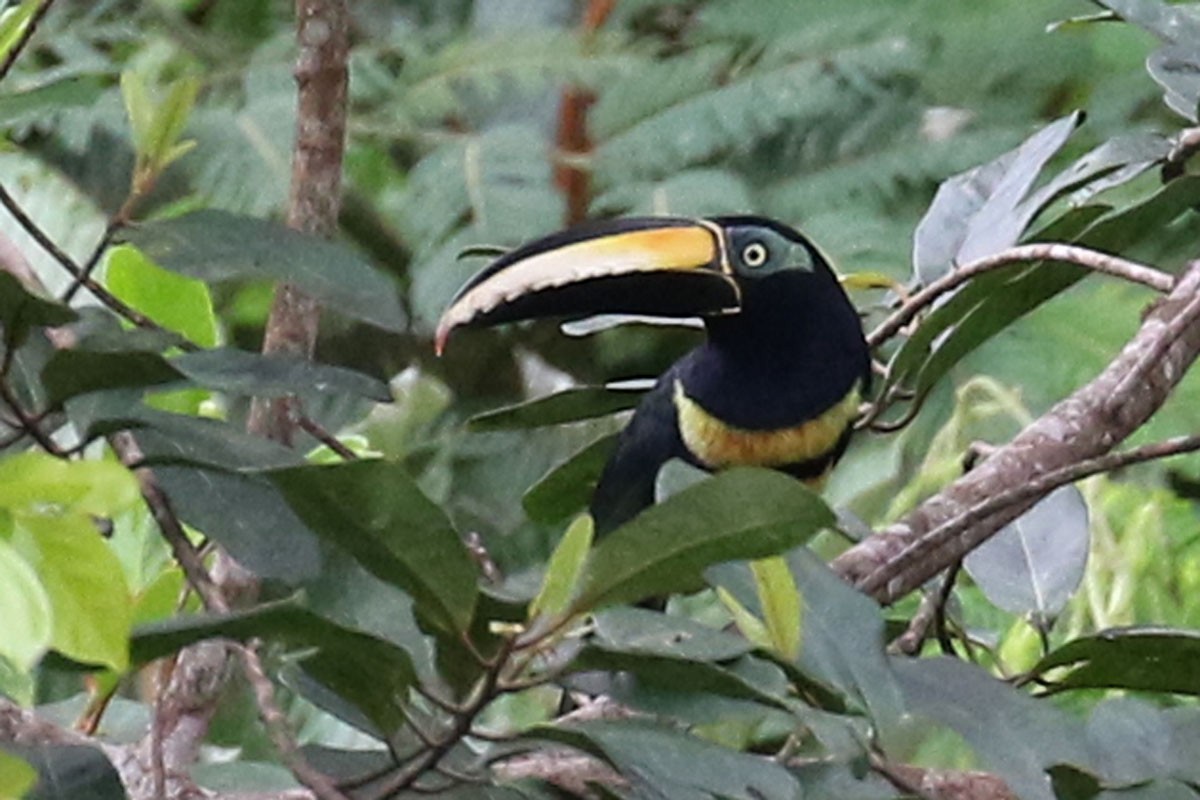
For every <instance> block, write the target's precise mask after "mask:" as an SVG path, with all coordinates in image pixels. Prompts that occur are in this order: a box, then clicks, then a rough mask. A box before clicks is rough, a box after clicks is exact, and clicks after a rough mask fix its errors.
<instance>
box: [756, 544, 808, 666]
mask: <svg viewBox="0 0 1200 800" xmlns="http://www.w3.org/2000/svg"><path fill="white" fill-rule="evenodd" d="M750 570H751V572H752V573H753V574H754V586H755V588H756V589H757V591H758V602H759V603H760V604H761V605H762V610H763V618H764V622H765V623H766V628H767V633H768V634H769V635H770V639H771V648H772V649H773V650H774V651H775V652H776V653H778V654H779V655H780V656H782V657H783V658H786V659H788V660H789V661H791V660H794V659H796V658H797V657H798V656H799V655H800V629H801V621H802V615H803V613H804V603H803V600H802V598H801V597H800V592H799V591H798V590H797V589H796V581H795V579H794V578H792V571H791V569H790V568H789V567H788V564H787V561H786V560H785V559H783V558H781V557H780V556H775V557H773V558H763V559H759V560H758V561H753V562H751V563H750Z"/></svg>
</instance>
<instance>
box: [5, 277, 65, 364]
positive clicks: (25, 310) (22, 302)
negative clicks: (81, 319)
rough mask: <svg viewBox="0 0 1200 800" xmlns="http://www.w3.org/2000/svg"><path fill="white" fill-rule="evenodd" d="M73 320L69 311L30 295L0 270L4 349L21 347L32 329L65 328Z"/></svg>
mask: <svg viewBox="0 0 1200 800" xmlns="http://www.w3.org/2000/svg"><path fill="white" fill-rule="evenodd" d="M75 319H76V314H75V312H74V311H72V310H71V309H69V308H67V307H66V306H64V305H60V304H58V303H56V302H54V301H53V300H44V299H42V298H41V297H38V296H37V295H34V294H31V293H30V292H29V291H27V290H26V289H25V287H24V286H23V285H22V284H21V282H20V281H19V280H17V279H16V277H15V276H13V275H12V273H9V272H6V271H4V270H0V326H3V328H4V341H5V343H6V346H7V347H14V348H15V347H16V346H18V345H20V344H21V343H22V342H23V341H25V337H26V336H27V335H28V334H29V331H30V329H31V328H40V327H55V326H58V325H66V324H67V323H68V322H74V321H75Z"/></svg>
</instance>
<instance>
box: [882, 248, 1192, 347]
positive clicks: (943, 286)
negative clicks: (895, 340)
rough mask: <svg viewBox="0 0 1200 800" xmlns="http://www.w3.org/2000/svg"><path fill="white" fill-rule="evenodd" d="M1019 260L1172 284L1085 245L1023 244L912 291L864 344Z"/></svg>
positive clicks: (1160, 288) (1161, 286)
mask: <svg viewBox="0 0 1200 800" xmlns="http://www.w3.org/2000/svg"><path fill="white" fill-rule="evenodd" d="M1023 261H1058V262H1062V263H1067V264H1076V265H1078V266H1081V267H1086V268H1088V269H1090V270H1094V271H1096V272H1102V273H1104V274H1106V275H1112V276H1114V277H1118V278H1123V279H1124V280H1127V281H1131V282H1133V283H1140V284H1142V285H1143V286H1148V287H1150V288H1151V289H1154V290H1155V291H1157V292H1169V291H1170V290H1171V287H1172V286H1173V285H1174V284H1175V278H1174V276H1172V275H1170V274H1168V273H1166V272H1162V271H1161V270H1157V269H1155V268H1153V267H1150V266H1147V265H1145V264H1139V263H1137V262H1135V261H1130V260H1128V259H1124V258H1118V257H1117V256H1112V255H1109V254H1108V253H1101V252H1100V251H1098V250H1092V249H1090V248H1087V247H1080V246H1079V245H1072V244H1062V243H1059V242H1047V243H1034V244H1024V245H1019V246H1017V247H1010V248H1009V249H1007V250H1001V251H1000V252H999V253H995V254H993V255H990V256H985V257H984V258H980V259H977V260H975V261H972V262H970V263H968V264H964V265H963V266H961V267H959V268H957V269H955V270H954V271H953V272H949V273H947V274H945V275H943V276H942V277H940V278H938V279H937V280H935V281H934V282H933V283H931V284H929V285H928V286H926V287H925V288H924V289H922V290H921V291H919V292H916V293H915V294H914V295H913V296H912V297H910V298H909V299H908V301H907V302H905V303H904V305H902V306H901V307H900V308H899V309H897V310H896V312H895V313H893V314H892V315H891V316H890V317H888V318H887V319H885V320H884V321H883V322H881V323H880V324H879V326H878V327H876V328H875V330H873V331H871V333H870V335H868V336H867V345H868V346H870V347H872V348H874V347H878V346H879V345H881V344H883V343H884V342H885V341H887V340H888V339H890V338H891V337H893V336H895V335H896V334H897V333H898V332H899V331H900V330H901V329H902V328H903V327H904V326H905V325H907V324H908V323H909V322H911V321H912V320H913V319H914V318H915V317H916V316H917V314H918V313H919V312H920V311H921V309H923V308H926V307H927V306H929V305H930V304H931V303H932V302H933V301H934V300H936V299H937V298H939V297H941V296H942V295H944V294H946V293H947V292H949V291H952V290H954V289H956V288H958V287H959V286H961V285H962V284H963V283H966V282H967V281H969V280H971V279H972V278H974V277H976V276H978V275H981V274H983V273H985V272H990V271H991V270H994V269H999V268H1000V267H1005V266H1008V265H1010V264H1015V263H1020V262H1023Z"/></svg>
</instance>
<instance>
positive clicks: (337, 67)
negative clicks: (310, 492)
mask: <svg viewBox="0 0 1200 800" xmlns="http://www.w3.org/2000/svg"><path fill="white" fill-rule="evenodd" d="M349 18H350V13H349V11H348V9H347V7H346V2H345V0H296V20H297V28H296V41H297V43H298V45H299V54H298V56H297V58H296V69H295V76H296V83H297V85H298V87H299V108H298V112H297V117H296V142H295V148H294V152H293V157H292V189H291V200H290V203H289V206H288V225H289V226H291V227H292V228H295V229H296V230H298V231H303V232H305V233H312V234H317V235H322V236H332V235H333V234H334V232H336V231H337V220H338V212H339V211H340V209H341V196H342V191H341V189H342V154H343V152H344V150H345V140H346V91H347V85H348V83H349V70H348V68H347V58H348V56H349V50H350V40H349V30H350V19H349ZM320 315H321V309H320V307H319V306H318V305H317V302H316V301H315V300H314V299H312V298H311V297H309V296H307V295H306V294H304V293H303V292H301V291H300V290H299V289H297V288H295V287H294V286H290V285H287V284H284V285H282V286H280V287H279V288H278V289H276V291H275V300H274V303H273V304H272V306H271V314H270V317H269V318H268V320H267V330H266V335H265V338H264V340H263V348H262V349H263V352H264V353H285V354H289V355H296V356H301V357H304V358H311V357H312V354H313V349H314V348H315V346H316V341H317V326H318V324H319V322H320ZM292 402H293V401H292V400H291V398H287V397H282V398H275V399H263V398H257V399H256V400H255V402H254V405H253V407H252V408H251V412H250V419H249V421H248V423H247V428H248V429H249V430H250V431H251V432H252V433H256V434H259V435H263V436H266V437H267V438H269V439H273V440H275V441H277V442H281V443H284V444H290V443H291V442H292V439H293V437H294V435H295V431H296V423H295V416H294V414H293V413H292V409H291V404H292Z"/></svg>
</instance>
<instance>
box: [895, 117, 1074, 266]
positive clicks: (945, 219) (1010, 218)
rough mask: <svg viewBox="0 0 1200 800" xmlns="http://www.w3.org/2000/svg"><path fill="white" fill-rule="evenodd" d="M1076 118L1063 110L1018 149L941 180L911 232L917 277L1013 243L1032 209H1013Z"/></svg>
mask: <svg viewBox="0 0 1200 800" xmlns="http://www.w3.org/2000/svg"><path fill="white" fill-rule="evenodd" d="M1082 122H1083V114H1082V113H1079V112H1076V113H1073V114H1069V115H1067V116H1066V117H1063V118H1062V119H1059V120H1056V121H1055V122H1052V123H1051V124H1049V125H1047V126H1046V127H1044V128H1043V129H1042V130H1040V131H1038V132H1037V133H1036V134H1034V135H1033V136H1031V137H1029V138H1028V139H1026V140H1025V141H1024V142H1023V143H1022V144H1021V145H1020V147H1017V148H1016V149H1014V150H1010V151H1008V152H1007V153H1005V154H1003V155H1001V156H1000V157H998V158H996V159H994V160H992V161H990V162H988V163H987V164H983V165H981V166H978V167H975V168H973V169H970V170H967V171H966V172H964V173H961V174H959V175H955V176H954V177H952V178H950V179H949V180H947V181H945V182H944V183H942V185H941V186H940V187H939V188H938V191H937V195H936V196H935V197H934V198H933V203H932V204H930V206H929V210H928V211H926V212H925V216H924V217H923V218H922V219H921V222H920V223H919V224H918V225H917V229H916V231H915V233H914V234H913V269H914V270H915V272H916V276H917V279H918V280H919V281H920V282H921V283H926V284H927V283H930V282H932V281H933V280H934V279H936V278H938V277H940V276H941V275H943V274H945V273H946V272H949V271H950V270H951V269H953V268H954V266H955V265H957V264H962V263H966V262H968V261H971V260H973V259H976V258H979V257H980V256H984V255H990V254H991V253H995V252H998V251H999V250H1003V249H1004V248H1005V247H1008V246H1010V245H1012V244H1013V243H1015V242H1016V241H1017V239H1018V238H1019V237H1020V235H1021V232H1022V231H1023V230H1024V229H1025V226H1026V225H1027V224H1028V222H1029V219H1031V218H1032V213H1030V214H1029V215H1028V216H1025V215H1023V214H1022V215H1014V211H1015V210H1016V209H1017V207H1018V206H1019V205H1020V203H1021V201H1022V200H1023V199H1024V198H1025V196H1026V194H1027V193H1028V192H1029V190H1030V189H1031V188H1032V186H1033V183H1034V181H1035V180H1036V179H1037V176H1038V175H1039V174H1040V173H1041V171H1042V168H1043V167H1044V166H1045V165H1046V162H1047V161H1049V160H1050V158H1051V157H1052V156H1053V155H1054V154H1055V153H1057V152H1058V150H1059V149H1060V148H1061V147H1062V146H1063V145H1064V144H1065V143H1066V141H1067V137H1069V136H1070V135H1071V134H1072V133H1073V132H1074V131H1075V129H1076V128H1077V127H1079V125H1080V124H1081V123H1082Z"/></svg>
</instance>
